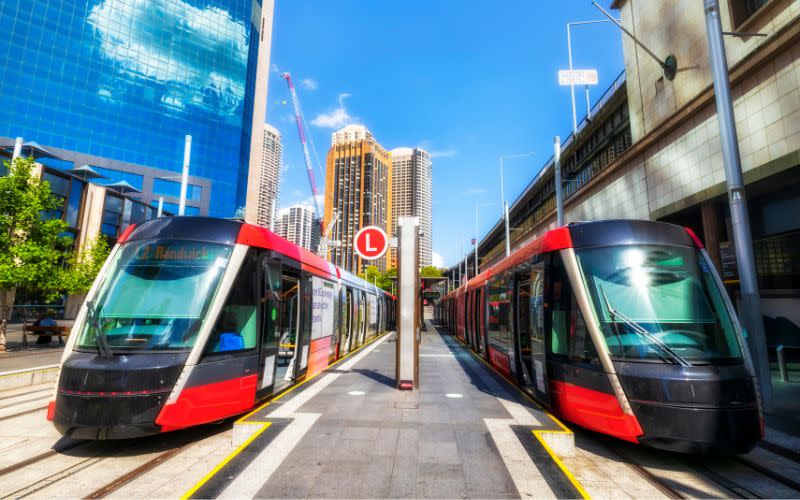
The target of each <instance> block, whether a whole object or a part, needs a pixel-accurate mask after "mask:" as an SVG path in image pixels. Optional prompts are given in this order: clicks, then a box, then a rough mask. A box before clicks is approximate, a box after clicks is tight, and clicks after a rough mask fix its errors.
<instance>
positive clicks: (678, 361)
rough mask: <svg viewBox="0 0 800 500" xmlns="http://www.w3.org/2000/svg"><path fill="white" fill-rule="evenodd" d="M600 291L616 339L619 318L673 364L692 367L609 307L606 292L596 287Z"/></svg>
mask: <svg viewBox="0 0 800 500" xmlns="http://www.w3.org/2000/svg"><path fill="white" fill-rule="evenodd" d="M598 288H599V290H600V294H601V295H602V296H603V300H604V301H605V303H606V308H607V309H608V313H609V314H610V315H611V324H612V325H613V326H614V330H615V331H616V332H617V338H619V330H618V329H617V320H616V318H617V317H619V318H620V319H621V320H622V321H623V322H624V323H625V324H626V325H627V326H628V327H629V328H630V329H631V330H633V333H635V334H637V335H639V336H641V337H644V338H646V339H647V340H649V341H650V342H651V343H652V344H653V345H656V346H658V348H659V349H660V350H661V352H662V353H663V354H666V355H667V357H668V358H670V359H671V360H672V361H673V362H674V363H676V364H679V365H681V366H692V364H691V363H689V362H688V361H686V359H685V358H684V357H683V356H681V355H680V354H678V353H677V352H675V350H674V349H672V348H671V347H670V346H668V345H667V344H665V343H664V342H662V341H661V339H659V338H658V337H656V336H655V335H653V334H652V333H650V332H648V331H647V330H646V329H645V328H644V327H643V326H641V325H640V324H638V323H636V322H635V321H633V320H632V319H631V318H629V317H627V316H626V315H625V314H624V313H623V312H622V311H619V310H617V309H615V308H614V306H612V305H611V302H609V300H608V297H607V296H606V292H605V291H603V287H602V286H600V285H598ZM620 347H622V341H620Z"/></svg>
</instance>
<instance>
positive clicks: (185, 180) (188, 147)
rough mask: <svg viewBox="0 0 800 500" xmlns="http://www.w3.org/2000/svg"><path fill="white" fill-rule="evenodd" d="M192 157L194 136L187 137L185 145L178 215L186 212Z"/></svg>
mask: <svg viewBox="0 0 800 500" xmlns="http://www.w3.org/2000/svg"><path fill="white" fill-rule="evenodd" d="M191 155H192V136H191V135H187V136H186V138H185V139H184V143H183V170H182V171H181V198H180V202H179V204H178V215H183V214H184V212H186V188H187V187H188V184H189V160H190V158H191Z"/></svg>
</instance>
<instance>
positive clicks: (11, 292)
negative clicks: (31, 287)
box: [0, 288, 17, 352]
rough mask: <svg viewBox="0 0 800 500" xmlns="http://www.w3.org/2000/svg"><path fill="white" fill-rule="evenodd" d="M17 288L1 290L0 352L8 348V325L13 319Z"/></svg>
mask: <svg viewBox="0 0 800 500" xmlns="http://www.w3.org/2000/svg"><path fill="white" fill-rule="evenodd" d="M16 295H17V289H16V288H10V289H8V290H0V352H4V351H5V350H6V327H7V326H8V321H9V320H10V319H11V309H12V308H13V307H14V298H15V297H16Z"/></svg>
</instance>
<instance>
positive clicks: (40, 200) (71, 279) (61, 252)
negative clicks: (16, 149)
mask: <svg viewBox="0 0 800 500" xmlns="http://www.w3.org/2000/svg"><path fill="white" fill-rule="evenodd" d="M4 166H5V170H6V172H7V173H6V175H4V176H0V351H5V350H6V326H7V324H8V320H9V319H10V317H11V308H12V307H13V305H14V297H15V295H16V290H17V289H21V290H26V291H31V292H35V293H39V294H41V295H42V296H43V297H44V298H45V299H46V300H53V299H55V298H57V297H58V296H59V295H62V294H64V293H79V292H81V291H85V290H88V288H89V286H91V282H92V280H93V279H94V275H96V273H97V271H98V270H99V268H100V266H101V265H102V261H100V259H101V258H102V260H105V256H106V255H107V254H108V245H107V244H105V247H104V246H103V245H104V243H97V244H95V245H89V246H88V250H87V251H86V252H82V253H81V254H80V255H74V252H73V250H72V249H73V240H72V238H70V237H66V236H64V234H65V231H66V228H67V227H66V223H65V222H64V221H62V220H61V219H60V218H54V217H52V216H50V215H49V214H51V213H52V212H53V210H56V209H57V208H59V206H60V205H61V202H60V201H59V200H58V199H57V198H56V197H55V196H53V194H52V193H51V192H50V185H49V183H47V182H46V181H45V182H43V181H40V180H39V179H38V178H36V177H34V176H33V175H32V174H31V171H32V169H33V167H34V162H33V159H32V158H17V159H16V160H14V162H13V164H10V163H9V162H8V161H6V162H4ZM98 261H100V265H97V262H98Z"/></svg>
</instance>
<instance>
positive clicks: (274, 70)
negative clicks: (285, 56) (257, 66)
mask: <svg viewBox="0 0 800 500" xmlns="http://www.w3.org/2000/svg"><path fill="white" fill-rule="evenodd" d="M270 71H272V72H273V73H283V71H281V68H280V67H278V65H277V64H275V63H272V66H270Z"/></svg>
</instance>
